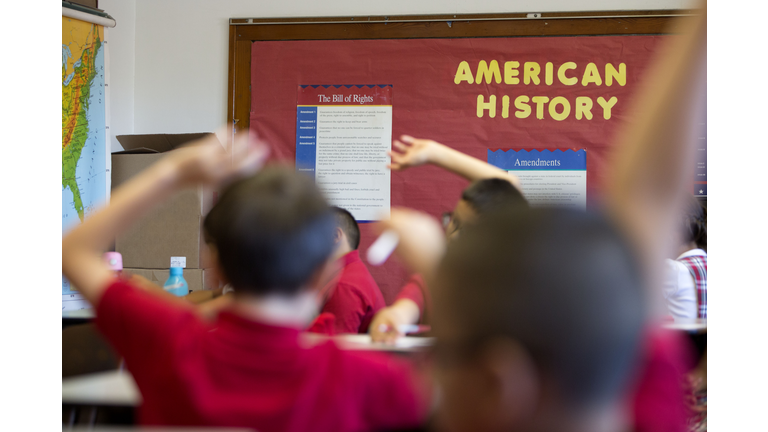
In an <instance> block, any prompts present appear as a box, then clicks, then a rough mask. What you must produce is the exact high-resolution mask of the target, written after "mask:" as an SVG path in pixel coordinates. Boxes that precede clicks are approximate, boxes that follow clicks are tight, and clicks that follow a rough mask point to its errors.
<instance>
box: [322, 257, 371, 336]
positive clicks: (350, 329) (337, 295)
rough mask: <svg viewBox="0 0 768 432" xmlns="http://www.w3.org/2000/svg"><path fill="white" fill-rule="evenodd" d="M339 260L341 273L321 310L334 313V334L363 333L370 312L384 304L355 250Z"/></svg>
mask: <svg viewBox="0 0 768 432" xmlns="http://www.w3.org/2000/svg"><path fill="white" fill-rule="evenodd" d="M339 261H340V262H341V266H342V267H343V269H342V271H341V272H342V273H341V277H340V278H339V281H338V283H337V284H336V288H335V289H334V290H333V292H332V293H331V295H330V297H329V298H328V300H327V301H326V302H325V305H324V306H323V310H322V311H321V313H331V314H333V315H334V317H335V318H336V320H335V321H334V331H335V332H336V333H337V334H338V333H367V332H368V326H369V325H370V324H371V320H372V319H373V316H374V315H376V312H378V311H379V309H382V308H383V307H384V306H385V303H384V296H382V295H381V290H380V289H379V286H378V285H376V281H375V280H373V277H372V276H371V273H370V272H368V268H367V267H366V266H365V264H363V261H362V260H361V259H360V255H359V254H358V252H357V251H356V250H353V251H352V252H350V253H348V254H346V255H344V256H343V257H341V258H339Z"/></svg>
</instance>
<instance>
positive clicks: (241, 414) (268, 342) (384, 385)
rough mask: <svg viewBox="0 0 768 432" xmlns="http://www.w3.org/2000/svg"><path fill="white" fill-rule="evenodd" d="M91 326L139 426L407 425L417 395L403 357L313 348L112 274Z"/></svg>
mask: <svg viewBox="0 0 768 432" xmlns="http://www.w3.org/2000/svg"><path fill="white" fill-rule="evenodd" d="M96 324H97V326H98V327H99V329H100V330H101V331H102V332H103V334H104V335H105V336H106V337H107V338H108V339H109V341H110V342H111V343H112V344H113V346H114V347H115V349H116V350H117V352H118V353H120V355H122V356H123V357H124V358H125V362H126V366H127V367H128V370H130V371H131V374H132V375H133V377H134V378H135V380H136V384H137V385H138V387H139V390H140V391H141V394H142V397H143V400H144V402H143V405H142V406H141V408H140V410H139V419H140V422H141V423H142V424H153V425H188V426H192V425H195V426H230V427H247V428H253V429H254V430H258V431H260V432H269V431H364V430H383V429H398V428H407V427H414V426H416V425H419V424H420V423H422V422H423V420H424V418H425V415H426V404H425V403H424V402H425V399H424V398H423V397H422V396H420V395H421V394H422V393H420V392H417V390H416V382H417V381H415V379H416V378H417V377H416V376H415V374H414V373H413V371H412V369H411V367H410V365H409V364H406V363H403V362H402V361H401V360H399V359H396V358H391V357H388V356H385V355H383V354H376V353H367V352H366V353H363V352H353V351H342V350H340V349H339V348H337V346H336V345H335V344H334V343H333V342H330V341H329V342H324V343H321V344H319V345H315V346H312V347H306V346H303V345H302V344H301V343H300V339H299V331H298V330H296V329H292V328H284V327H275V326H271V325H267V324H263V323H259V322H256V321H252V320H250V319H247V318H245V317H242V316H240V315H237V314H235V313H234V312H231V311H224V312H222V313H221V314H220V315H219V316H218V318H217V319H216V321H215V322H212V323H210V322H206V321H204V320H202V319H200V318H199V317H198V315H197V314H196V312H195V311H194V309H192V308H191V307H187V306H186V305H183V304H180V303H175V302H171V301H169V300H167V299H163V298H161V297H159V296H157V295H155V294H151V293H148V292H146V291H143V290H141V289H139V288H136V287H134V286H132V285H131V284H130V283H128V282H126V281H114V282H113V283H112V284H111V285H110V287H109V288H108V289H107V290H106V292H105V293H104V295H103V297H102V299H101V302H100V303H99V305H98V309H97V318H96Z"/></svg>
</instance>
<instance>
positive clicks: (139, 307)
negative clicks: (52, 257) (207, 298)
mask: <svg viewBox="0 0 768 432" xmlns="http://www.w3.org/2000/svg"><path fill="white" fill-rule="evenodd" d="M95 323H96V326H97V328H98V329H99V330H100V331H101V332H102V334H103V335H104V336H105V337H106V338H107V339H108V340H109V342H110V343H111V344H112V346H113V347H114V348H115V350H116V351H117V352H118V353H119V354H120V355H121V356H122V357H123V358H124V359H125V362H126V365H127V366H128V368H129V369H130V370H131V372H132V373H133V374H134V376H135V377H136V379H137V380H139V379H140V378H141V376H142V375H144V374H145V373H147V374H149V375H151V373H152V371H153V370H167V369H165V368H162V367H158V366H160V363H162V362H172V361H173V356H172V355H171V353H172V351H171V349H172V347H174V346H178V343H180V342H182V341H183V340H185V339H186V340H194V335H195V334H197V333H196V332H197V331H198V330H200V329H201V328H202V326H203V324H202V322H201V321H200V319H199V318H198V316H197V315H196V313H195V312H194V310H193V309H192V307H191V306H187V305H186V304H184V303H182V302H178V303H177V302H173V301H171V300H169V299H165V298H163V297H161V296H159V295H157V294H152V293H150V292H147V291H145V290H143V289H141V288H137V287H135V286H133V285H132V284H131V283H129V282H128V281H124V280H115V281H113V282H112V284H111V285H110V286H109V287H108V288H107V290H106V291H105V292H104V294H103V295H102V298H101V301H100V302H99V304H98V307H97V309H96V319H95ZM137 375H138V376H137Z"/></svg>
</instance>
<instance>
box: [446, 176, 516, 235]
mask: <svg viewBox="0 0 768 432" xmlns="http://www.w3.org/2000/svg"><path fill="white" fill-rule="evenodd" d="M506 206H523V207H528V201H526V199H525V197H523V194H522V193H521V192H520V190H519V189H517V188H516V187H515V186H514V185H512V183H510V182H509V181H508V180H505V179H501V178H489V179H484V180H477V181H475V182H472V184H470V185H469V186H467V188H466V189H464V192H462V193H461V199H460V200H459V202H458V203H456V207H455V208H454V209H453V212H452V213H450V214H449V215H447V216H450V218H449V219H447V220H444V221H443V223H444V224H445V233H446V235H447V236H448V237H453V236H455V235H456V234H458V232H459V230H460V229H461V228H462V227H463V226H464V225H466V224H468V223H472V222H474V221H475V219H477V217H478V216H479V215H482V214H484V213H487V212H489V211H492V210H495V209H498V208H501V207H506Z"/></svg>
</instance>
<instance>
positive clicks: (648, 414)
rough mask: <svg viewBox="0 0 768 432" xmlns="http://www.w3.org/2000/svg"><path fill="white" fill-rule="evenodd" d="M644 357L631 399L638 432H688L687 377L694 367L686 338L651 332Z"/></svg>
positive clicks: (665, 332)
mask: <svg viewBox="0 0 768 432" xmlns="http://www.w3.org/2000/svg"><path fill="white" fill-rule="evenodd" d="M645 344H646V345H645V346H644V351H643V356H642V357H641V362H640V367H639V376H638V378H639V379H638V383H637V386H636V388H635V391H634V393H633V395H632V397H631V402H632V411H633V413H634V417H635V421H634V423H635V424H634V429H633V430H634V431H636V432H684V431H686V430H687V427H686V409H685V404H684V392H683V377H684V376H685V373H686V372H687V371H688V370H690V368H691V367H692V365H693V352H692V349H693V347H692V346H690V341H688V340H687V338H686V336H685V335H683V334H681V333H677V332H672V331H669V330H663V329H651V330H650V331H649V332H648V334H647V336H646V338H645Z"/></svg>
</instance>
